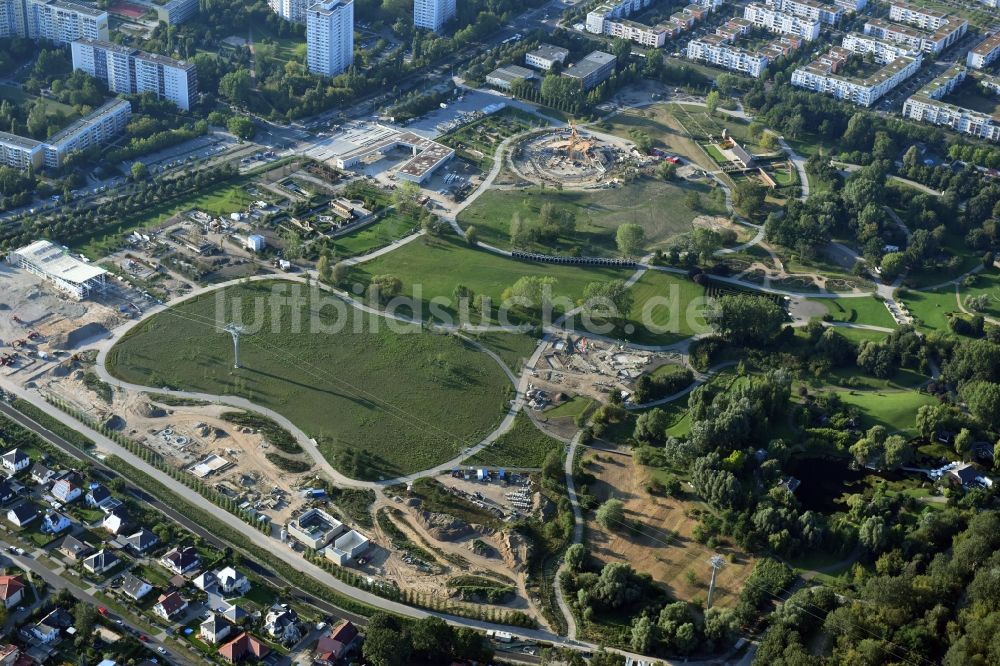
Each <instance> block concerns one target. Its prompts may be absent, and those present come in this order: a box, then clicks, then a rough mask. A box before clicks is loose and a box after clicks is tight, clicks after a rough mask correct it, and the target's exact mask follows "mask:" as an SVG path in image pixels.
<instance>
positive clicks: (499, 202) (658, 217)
mask: <svg viewBox="0 0 1000 666" xmlns="http://www.w3.org/2000/svg"><path fill="white" fill-rule="evenodd" d="M689 192H696V193H697V194H698V195H699V200H700V203H699V204H698V208H697V209H695V208H692V207H690V206H689V205H688V203H686V202H685V195H686V194H688V193H689ZM710 194H711V188H709V187H708V186H707V185H704V184H701V183H687V182H684V183H681V182H664V181H661V180H655V179H653V178H643V179H641V180H638V181H636V182H634V183H630V184H627V185H623V186H621V187H616V188H610V189H599V190H583V191H579V190H578V191H572V192H571V191H567V190H562V191H558V190H553V189H541V188H537V187H533V188H529V189H524V190H490V191H488V192H485V193H484V194H483V195H482V196H480V197H479V198H478V199H476V201H475V203H473V204H472V205H471V206H469V207H468V208H466V209H465V210H464V211H462V213H461V214H459V218H458V220H459V222H460V223H461V225H462V227H463V228H466V227H468V226H470V225H472V226H475V228H476V231H477V232H478V234H479V237H480V239H481V240H482V241H483V242H485V243H489V244H490V245H496V246H498V247H502V248H510V247H511V239H510V222H511V219H512V218H513V217H514V216H515V215H517V216H518V217H520V219H521V221H522V222H523V223H528V224H530V223H531V222H534V221H536V220H537V219H538V218H539V215H540V211H541V208H542V204H544V203H551V204H552V205H553V206H555V207H556V208H557V209H561V210H564V211H568V212H570V213H572V214H573V215H574V216H575V218H576V230H575V232H574V233H572V234H571V235H568V236H560V237H559V238H558V239H555V240H554V241H552V242H542V243H532V244H530V245H528V246H526V247H524V248H523V249H527V250H533V251H538V252H545V253H550V254H567V253H571V252H573V251H575V252H576V253H578V254H581V255H585V256H607V255H613V256H618V255H619V254H620V253H619V252H618V248H617V247H616V245H615V231H616V230H617V229H618V227H619V226H621V225H622V224H626V223H630V224H638V225H639V226H641V227H642V228H643V230H644V231H645V232H646V248H647V249H649V250H652V249H655V248H657V247H663V246H664V245H666V243H667V241H669V240H670V239H671V238H674V237H675V236H677V235H678V234H682V233H686V232H689V231H691V221H692V220H693V219H694V218H695V217H697V216H698V215H725V214H726V209H725V205H724V203H719V202H717V201H715V200H714V199H713V198H712V197H711V196H710Z"/></svg>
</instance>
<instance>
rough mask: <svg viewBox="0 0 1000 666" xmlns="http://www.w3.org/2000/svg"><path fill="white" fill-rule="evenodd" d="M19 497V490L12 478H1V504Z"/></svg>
mask: <svg viewBox="0 0 1000 666" xmlns="http://www.w3.org/2000/svg"><path fill="white" fill-rule="evenodd" d="M15 497H17V490H16V489H15V488H14V484H13V483H11V481H10V479H0V504H6V503H7V502H10V501H11V500H13V499H14V498H15Z"/></svg>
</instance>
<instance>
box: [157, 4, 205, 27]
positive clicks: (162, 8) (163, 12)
mask: <svg viewBox="0 0 1000 666" xmlns="http://www.w3.org/2000/svg"><path fill="white" fill-rule="evenodd" d="M150 8H151V9H153V10H155V11H156V18H157V19H159V20H160V21H163V22H164V23H166V24H167V25H180V24H181V23H184V22H185V21H187V20H188V19H190V18H191V17H193V16H194V15H195V14H197V13H198V0H168V1H167V2H165V3H164V4H162V5H158V4H156V3H155V2H152V3H151V4H150Z"/></svg>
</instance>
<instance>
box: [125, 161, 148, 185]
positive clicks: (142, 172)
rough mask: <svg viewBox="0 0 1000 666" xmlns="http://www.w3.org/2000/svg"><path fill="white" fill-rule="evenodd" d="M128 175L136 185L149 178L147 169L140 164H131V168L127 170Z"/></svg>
mask: <svg viewBox="0 0 1000 666" xmlns="http://www.w3.org/2000/svg"><path fill="white" fill-rule="evenodd" d="M129 175H131V176H132V180H134V181H135V182H137V183H138V182H141V181H144V180H146V179H147V178H149V168H148V167H146V165H145V164H143V163H142V162H133V163H132V168H131V169H129Z"/></svg>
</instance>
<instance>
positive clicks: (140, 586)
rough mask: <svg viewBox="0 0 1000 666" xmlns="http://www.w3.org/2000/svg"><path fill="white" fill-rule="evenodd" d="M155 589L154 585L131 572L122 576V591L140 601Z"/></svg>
mask: <svg viewBox="0 0 1000 666" xmlns="http://www.w3.org/2000/svg"><path fill="white" fill-rule="evenodd" d="M152 590H153V586H152V585H150V584H149V583H147V582H146V581H144V580H143V579H141V578H139V577H138V576H133V575H132V574H130V573H127V574H125V575H124V576H122V593H123V594H125V595H127V596H129V597H131V598H132V599H134V600H135V601H139V599H142V598H143V597H144V596H146V595H147V594H149V593H150V592H151V591H152Z"/></svg>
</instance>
